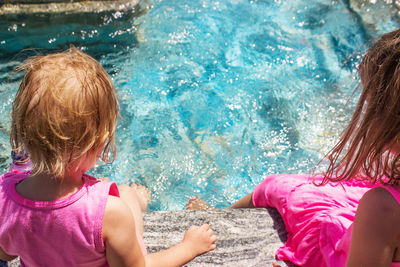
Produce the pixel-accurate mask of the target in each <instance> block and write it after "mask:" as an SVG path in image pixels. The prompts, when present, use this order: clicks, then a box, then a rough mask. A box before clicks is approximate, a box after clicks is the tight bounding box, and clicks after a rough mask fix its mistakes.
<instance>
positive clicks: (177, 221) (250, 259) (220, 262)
mask: <svg viewBox="0 0 400 267" xmlns="http://www.w3.org/2000/svg"><path fill="white" fill-rule="evenodd" d="M143 220H144V228H145V229H144V230H145V231H144V241H145V244H146V247H147V250H148V252H149V253H152V252H157V251H160V250H163V249H167V248H169V247H171V246H173V245H175V244H177V243H179V242H180V241H181V240H182V238H183V235H184V233H185V231H186V230H187V229H188V228H189V227H190V226H191V225H201V224H203V223H208V224H209V225H210V226H211V228H212V229H213V230H214V232H215V234H216V235H217V237H218V240H217V242H216V245H217V248H216V249H215V250H214V251H211V252H209V253H206V254H204V255H201V256H199V257H197V258H195V259H194V260H193V261H191V262H189V263H188V264H187V265H185V266H189V267H200V266H205V267H207V266H235V267H242V266H243V267H252V266H272V262H273V261H275V252H276V250H277V249H278V248H279V247H280V246H282V245H283V242H284V240H285V238H286V231H285V227H284V224H283V222H282V219H281V218H280V216H279V214H278V213H277V211H276V210H274V209H235V210H213V209H212V210H202V211H155V212H146V213H145V214H144V216H143ZM280 264H281V266H282V267H285V266H293V265H291V264H289V263H285V262H280ZM9 266H12V267H19V266H20V265H19V262H18V261H14V262H13V263H11V264H9Z"/></svg>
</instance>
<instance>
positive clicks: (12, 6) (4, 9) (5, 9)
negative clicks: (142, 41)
mask: <svg viewBox="0 0 400 267" xmlns="http://www.w3.org/2000/svg"><path fill="white" fill-rule="evenodd" d="M139 1H140V0H111V1H74V2H71V1H69V2H66V1H65V2H64V1H55V0H53V1H30V2H31V3H28V2H29V1H6V3H4V4H1V5H0V15H5V14H32V13H85V12H104V11H118V10H127V9H133V8H135V7H136V6H137V5H138V3H139ZM39 2H41V3H39Z"/></svg>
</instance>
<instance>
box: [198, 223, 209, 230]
mask: <svg viewBox="0 0 400 267" xmlns="http://www.w3.org/2000/svg"><path fill="white" fill-rule="evenodd" d="M208 229H210V226H209V225H208V224H206V223H205V224H203V225H202V226H200V230H203V231H208Z"/></svg>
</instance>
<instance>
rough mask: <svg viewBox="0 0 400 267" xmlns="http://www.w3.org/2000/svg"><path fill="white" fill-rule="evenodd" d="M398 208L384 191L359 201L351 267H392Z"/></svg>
mask: <svg viewBox="0 0 400 267" xmlns="http://www.w3.org/2000/svg"><path fill="white" fill-rule="evenodd" d="M398 214H399V205H398V203H397V202H396V200H395V199H394V198H393V197H392V196H391V194H390V193H389V192H388V191H387V190H385V189H383V188H373V189H371V190H370V191H368V192H367V193H366V194H365V195H364V196H363V197H362V198H361V200H360V204H359V206H358V209H357V213H356V217H355V220H354V228H353V233H352V240H351V246H350V251H349V257H348V259H347V265H346V266H348V267H352V266H357V267H358V266H364V267H368V266H371V267H372V266H374V267H379V266H390V264H391V262H392V259H393V255H394V252H395V249H396V246H397V243H398V240H397V238H399V234H400V231H399V230H398V226H399V220H400V216H399V215H398Z"/></svg>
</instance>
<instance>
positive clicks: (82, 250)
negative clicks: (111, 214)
mask: <svg viewBox="0 0 400 267" xmlns="http://www.w3.org/2000/svg"><path fill="white" fill-rule="evenodd" d="M28 175H29V172H25V173H6V174H3V175H1V176H0V207H1V209H0V226H1V227H0V247H1V248H2V249H3V250H4V251H5V252H6V253H7V254H9V255H18V256H20V259H21V265H22V266H29V267H31V266H32V267H33V266H59V267H63V266H65V267H67V266H68V267H70V266H82V267H83V266H87V267H94V266H96V267H97V266H98V267H99V266H108V263H107V261H106V257H105V247H104V242H103V238H102V222H103V215H104V210H105V206H106V202H107V198H108V196H109V195H114V196H119V192H118V187H117V186H116V184H115V183H111V182H100V181H99V180H97V179H96V178H94V177H91V176H89V175H84V176H83V179H84V183H83V185H82V187H81V188H80V189H79V190H78V191H77V192H75V193H74V194H72V195H70V196H68V197H66V198H62V199H59V200H56V201H33V200H29V199H25V198H23V197H21V196H20V195H19V194H18V193H17V192H16V190H15V185H16V184H17V183H18V182H20V181H21V180H23V179H25V178H26V177H27V176H28Z"/></svg>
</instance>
